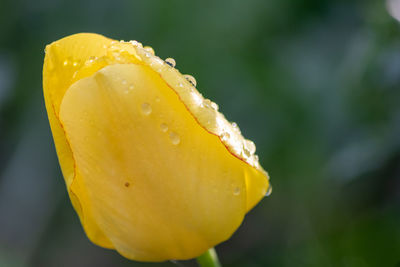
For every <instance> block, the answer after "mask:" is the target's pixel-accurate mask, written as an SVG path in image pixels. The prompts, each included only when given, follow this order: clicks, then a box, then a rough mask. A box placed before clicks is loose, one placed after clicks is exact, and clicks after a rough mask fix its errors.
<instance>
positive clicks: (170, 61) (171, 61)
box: [165, 57, 176, 68]
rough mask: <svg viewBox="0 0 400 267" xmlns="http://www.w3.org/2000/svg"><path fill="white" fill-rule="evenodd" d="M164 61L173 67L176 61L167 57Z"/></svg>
mask: <svg viewBox="0 0 400 267" xmlns="http://www.w3.org/2000/svg"><path fill="white" fill-rule="evenodd" d="M165 63H167V64H168V65H170V66H171V67H173V68H175V66H176V61H175V59H173V58H170V57H169V58H167V59H165Z"/></svg>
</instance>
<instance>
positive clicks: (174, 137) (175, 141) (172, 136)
mask: <svg viewBox="0 0 400 267" xmlns="http://www.w3.org/2000/svg"><path fill="white" fill-rule="evenodd" d="M169 139H170V140H171V143H172V144H173V145H178V144H179V143H180V142H181V138H180V137H179V134H177V133H175V132H171V133H170V134H169Z"/></svg>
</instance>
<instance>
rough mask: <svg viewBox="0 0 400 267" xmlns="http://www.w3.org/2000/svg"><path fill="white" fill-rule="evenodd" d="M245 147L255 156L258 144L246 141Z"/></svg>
mask: <svg viewBox="0 0 400 267" xmlns="http://www.w3.org/2000/svg"><path fill="white" fill-rule="evenodd" d="M244 145H245V147H246V149H247V150H248V151H249V152H250V154H254V153H255V152H256V144H254V142H253V141H251V140H245V141H244Z"/></svg>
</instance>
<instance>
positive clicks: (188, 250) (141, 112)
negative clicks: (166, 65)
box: [60, 64, 268, 261]
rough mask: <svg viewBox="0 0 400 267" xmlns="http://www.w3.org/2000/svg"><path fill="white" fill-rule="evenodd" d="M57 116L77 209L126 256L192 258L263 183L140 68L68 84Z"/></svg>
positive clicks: (108, 70) (229, 228)
mask: <svg viewBox="0 0 400 267" xmlns="http://www.w3.org/2000/svg"><path fill="white" fill-rule="evenodd" d="M60 119H61V122H62V124H63V126H64V129H65V131H66V135H67V138H68V140H69V142H70V144H71V148H72V151H73V154H74V156H75V161H76V167H77V169H78V170H79V173H80V174H81V175H78V176H76V177H75V179H77V180H79V183H80V184H82V187H84V188H86V192H87V194H86V196H85V202H84V203H83V205H90V206H91V207H92V213H93V219H94V220H95V221H96V222H97V224H98V225H99V226H100V228H101V229H102V231H103V232H104V234H105V235H106V236H107V237H109V239H110V241H111V242H112V244H113V246H114V247H115V248H116V249H117V250H118V251H119V252H120V253H121V254H122V255H124V256H126V257H128V258H130V259H135V260H142V261H162V260H166V259H190V258H193V257H196V256H198V255H200V254H201V253H203V252H204V251H205V250H207V249H208V248H209V247H212V246H214V245H215V244H218V243H220V242H222V241H224V240H226V239H228V238H229V237H230V236H231V235H232V233H233V232H234V231H235V230H236V229H237V227H238V226H239V225H240V223H241V222H242V220H243V216H244V214H245V212H246V210H248V205H254V204H253V201H255V200H253V198H250V200H251V201H250V204H249V203H248V202H249V201H248V198H247V194H248V193H253V192H252V190H254V189H252V188H253V187H258V185H255V186H253V182H250V181H253V178H254V177H255V178H256V179H255V181H256V183H258V178H257V177H263V178H264V180H265V182H264V184H263V188H265V183H268V182H267V181H266V179H265V176H263V174H262V173H261V172H260V171H258V170H256V169H255V168H253V167H251V166H250V165H249V164H247V163H245V162H244V161H242V160H240V159H239V158H237V157H235V156H233V155H232V153H230V152H229V151H228V150H227V148H226V147H225V146H224V144H223V143H222V142H221V140H220V139H219V138H218V136H216V135H213V134H210V133H209V132H208V131H206V130H205V129H204V128H203V127H202V126H201V125H200V124H199V123H198V122H197V121H196V119H195V118H194V117H193V115H192V114H191V113H190V112H189V111H188V109H187V107H186V106H185V105H184V104H183V102H182V101H181V100H180V98H179V97H178V95H177V94H176V93H175V92H174V91H173V90H171V88H170V87H169V86H168V85H167V84H166V83H165V81H164V80H163V79H162V78H161V77H160V75H158V74H157V73H155V72H154V71H153V70H151V69H150V68H149V67H148V66H144V65H137V64H116V65H111V66H107V67H105V68H103V69H101V70H100V71H98V72H96V73H95V74H94V75H93V76H90V77H87V78H84V79H81V80H79V81H77V82H76V83H74V84H73V85H72V86H71V87H70V88H69V90H68V91H67V92H66V94H65V96H64V98H63V101H62V104H61V108H60ZM72 191H73V193H74V194H76V195H77V196H78V197H79V198H81V194H82V193H81V192H80V191H76V192H75V190H74V189H72ZM257 197H258V196H257ZM85 228H86V227H85Z"/></svg>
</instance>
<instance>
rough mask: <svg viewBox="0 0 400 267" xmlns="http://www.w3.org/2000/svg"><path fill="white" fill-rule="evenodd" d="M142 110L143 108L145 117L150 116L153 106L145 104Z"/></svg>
mask: <svg viewBox="0 0 400 267" xmlns="http://www.w3.org/2000/svg"><path fill="white" fill-rule="evenodd" d="M141 108H142V113H143V114H144V115H150V114H151V111H152V109H151V106H150V104H149V103H143V104H142V106H141Z"/></svg>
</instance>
